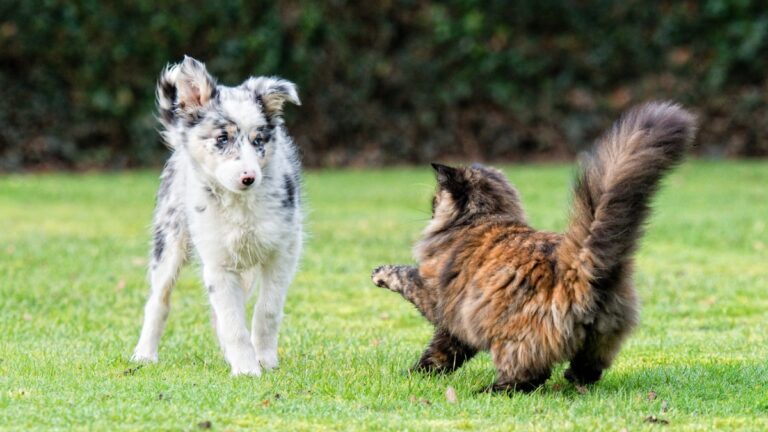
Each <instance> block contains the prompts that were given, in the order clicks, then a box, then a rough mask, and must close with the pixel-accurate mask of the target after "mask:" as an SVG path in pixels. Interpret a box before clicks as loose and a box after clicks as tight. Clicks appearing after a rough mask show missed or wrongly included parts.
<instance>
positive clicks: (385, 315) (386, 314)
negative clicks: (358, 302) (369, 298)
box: [379, 312, 389, 321]
mask: <svg viewBox="0 0 768 432" xmlns="http://www.w3.org/2000/svg"><path fill="white" fill-rule="evenodd" d="M379 318H381V320H382V321H386V320H388V319H389V314H388V313H386V312H384V313H382V314H381V315H379Z"/></svg>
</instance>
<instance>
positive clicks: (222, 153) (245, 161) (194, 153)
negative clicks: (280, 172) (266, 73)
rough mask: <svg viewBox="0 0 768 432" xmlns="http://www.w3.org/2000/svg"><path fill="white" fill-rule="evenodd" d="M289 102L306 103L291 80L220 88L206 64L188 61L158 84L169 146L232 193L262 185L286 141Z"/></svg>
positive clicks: (274, 79) (170, 68)
mask: <svg viewBox="0 0 768 432" xmlns="http://www.w3.org/2000/svg"><path fill="white" fill-rule="evenodd" d="M285 102H291V103H294V104H296V105H300V104H301V102H300V101H299V96H298V94H297V92H296V85H295V84H294V83H292V82H290V81H286V80H284V79H281V78H277V77H251V78H248V79H247V80H246V81H245V82H243V83H242V84H240V85H239V86H237V87H227V86H223V85H217V84H216V80H215V79H214V78H213V77H212V76H211V75H210V74H209V73H208V71H207V70H206V68H205V65H204V64H203V63H201V62H199V61H197V60H195V59H193V58H191V57H186V56H185V57H184V60H183V61H182V62H181V63H178V64H175V65H170V66H168V67H166V68H165V70H163V72H162V74H161V75H160V79H159V81H158V83H157V106H158V111H159V119H160V122H161V123H162V124H163V126H164V127H165V132H164V136H165V139H166V141H167V142H168V143H169V145H171V146H172V147H178V146H179V145H182V146H184V147H185V148H186V150H187V152H188V153H189V155H190V156H191V157H192V159H193V160H194V161H195V162H196V163H197V165H198V166H199V167H200V168H201V170H202V171H203V172H204V173H205V174H206V175H208V176H209V177H210V178H212V179H215V181H217V182H218V183H219V184H220V185H221V186H223V187H225V188H226V189H228V190H230V191H232V192H244V191H247V190H249V189H252V188H255V187H257V186H258V185H259V184H260V183H261V180H262V177H263V173H262V170H263V168H264V167H265V166H266V164H267V163H268V161H269V159H270V157H271V156H272V155H273V154H274V152H275V149H276V146H277V145H280V142H279V140H280V139H282V133H283V132H282V130H281V126H282V110H283V104H285Z"/></svg>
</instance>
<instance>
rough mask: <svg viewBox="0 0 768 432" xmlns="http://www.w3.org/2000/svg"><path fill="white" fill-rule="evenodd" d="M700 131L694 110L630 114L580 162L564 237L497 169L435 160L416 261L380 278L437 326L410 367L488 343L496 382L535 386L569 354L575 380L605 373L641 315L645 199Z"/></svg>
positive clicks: (447, 368) (450, 362)
mask: <svg viewBox="0 0 768 432" xmlns="http://www.w3.org/2000/svg"><path fill="white" fill-rule="evenodd" d="M693 134H694V118H693V116H692V115H691V114H689V113H688V112H687V111H685V110H683V109H682V108H680V107H679V106H677V105H674V104H670V103H650V104H646V105H643V106H640V107H638V108H635V109H633V110H631V111H630V112H628V113H627V114H625V116H624V117H622V119H620V120H619V121H618V122H617V123H616V124H615V125H614V126H613V128H612V129H611V130H610V131H609V132H608V133H607V134H606V135H605V136H603V137H602V138H601V139H600V140H599V141H598V143H597V145H596V146H595V149H594V150H593V152H592V153H591V154H590V155H588V157H586V158H585V159H584V161H583V164H582V167H583V169H582V173H581V175H580V177H579V178H578V181H577V184H576V188H575V193H574V203H573V207H574V208H573V215H572V217H571V222H570V226H569V229H568V231H567V232H566V233H565V234H562V235H561V234H556V233H548V232H540V231H536V230H534V229H533V228H531V227H530V226H529V225H528V223H527V221H526V218H525V214H524V212H523V209H522V206H521V204H520V199H519V196H518V193H517V191H516V190H515V189H514V187H512V186H511V185H510V184H509V183H508V182H507V180H506V179H505V177H504V175H503V174H502V173H501V172H500V171H497V170H495V169H493V168H487V167H483V166H479V165H473V166H472V167H469V168H451V167H447V166H444V165H437V164H433V167H434V168H435V171H436V173H437V181H438V189H437V193H436V195H435V199H434V202H433V207H434V210H433V217H432V220H431V221H430V223H429V225H428V227H427V228H426V230H425V233H424V235H423V238H422V239H421V240H420V241H419V242H418V243H417V245H416V247H415V256H416V258H417V261H418V263H419V264H418V267H411V266H382V267H379V268H377V269H376V270H374V272H373V275H372V279H373V281H374V283H375V284H376V285H378V286H382V287H386V288H389V289H390V290H392V291H395V292H398V293H400V294H401V295H403V297H405V298H406V299H408V300H409V301H410V302H412V303H413V304H414V305H415V306H416V307H417V309H418V310H419V311H420V312H421V313H422V314H423V315H424V317H426V318H427V319H428V320H429V321H430V322H431V323H432V324H434V325H435V328H436V330H435V334H434V337H433V338H432V341H431V342H430V344H429V346H428V347H427V349H426V350H425V351H424V353H423V354H422V356H421V358H420V359H419V361H418V362H417V363H416V365H415V366H414V369H415V370H420V371H434V372H451V371H453V370H455V369H457V368H458V367H460V366H461V365H462V364H463V363H464V362H465V361H466V360H468V359H470V358H472V357H473V356H474V355H475V353H476V352H478V351H479V350H489V351H490V353H491V356H492V359H493V362H494V364H495V366H496V368H497V371H498V377H497V380H496V382H495V383H494V384H493V386H492V387H490V388H489V390H495V391H507V390H520V391H530V390H534V389H536V388H537V387H539V386H540V385H541V384H543V383H544V382H545V381H546V380H547V379H548V378H549V376H550V373H551V370H552V367H553V365H555V364H556V363H558V362H563V361H570V367H569V369H568V370H567V371H566V373H565V376H566V378H567V379H568V380H570V381H572V382H574V383H577V384H588V383H592V382H595V381H597V380H599V379H600V377H601V375H602V371H603V370H604V369H606V368H607V367H609V366H610V365H611V363H612V361H613V359H614V357H615V356H616V354H617V352H618V350H619V347H620V345H621V342H622V341H623V340H624V338H625V337H626V336H627V335H628V334H629V332H630V331H631V330H632V328H633V327H634V326H635V325H636V323H637V298H636V295H635V292H634V289H633V286H632V280H631V274H632V254H633V252H634V250H635V248H636V245H637V241H638V239H639V237H640V236H641V235H642V224H643V222H644V221H645V219H646V218H647V215H648V213H649V207H648V202H649V200H650V198H651V196H652V194H653V193H654V192H655V191H656V189H657V188H658V184H659V181H660V179H661V178H662V176H663V175H664V174H665V173H666V172H667V171H668V170H669V169H671V168H672V167H673V166H675V165H676V164H677V163H679V162H680V161H681V160H682V158H683V155H684V152H685V148H686V146H687V144H688V143H690V141H691V140H692V138H693Z"/></svg>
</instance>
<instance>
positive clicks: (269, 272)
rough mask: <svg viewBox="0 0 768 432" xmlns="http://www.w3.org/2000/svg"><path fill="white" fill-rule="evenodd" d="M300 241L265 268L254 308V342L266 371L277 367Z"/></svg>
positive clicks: (260, 361)
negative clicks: (278, 343)
mask: <svg viewBox="0 0 768 432" xmlns="http://www.w3.org/2000/svg"><path fill="white" fill-rule="evenodd" d="M300 247H301V246H300V241H298V242H297V243H296V244H294V245H293V246H292V247H290V248H288V250H286V251H284V252H283V253H282V254H279V256H278V257H277V258H276V259H274V260H272V261H271V262H270V263H268V264H265V265H263V266H262V271H261V289H260V290H259V298H258V300H257V301H256V305H255V306H254V309H253V321H252V324H251V340H252V343H253V346H254V348H255V349H256V357H257V358H258V359H259V363H260V364H261V366H262V367H263V368H265V369H273V368H275V367H277V363H278V360H277V335H278V331H279V329H280V322H281V320H282V318H283V306H284V305H285V296H286V294H287V292H288V286H289V285H290V284H291V280H292V279H293V276H294V274H295V273H296V267H297V265H298V260H299V249H300Z"/></svg>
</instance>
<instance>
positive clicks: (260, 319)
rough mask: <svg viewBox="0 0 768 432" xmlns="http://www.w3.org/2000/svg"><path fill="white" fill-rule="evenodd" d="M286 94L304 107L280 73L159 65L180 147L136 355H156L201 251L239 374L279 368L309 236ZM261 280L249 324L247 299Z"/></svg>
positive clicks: (166, 115) (165, 184) (158, 215)
mask: <svg viewBox="0 0 768 432" xmlns="http://www.w3.org/2000/svg"><path fill="white" fill-rule="evenodd" d="M285 102H291V103H293V104H296V105H300V101H299V97H298V94H297V91H296V85H295V84H293V83H291V82H289V81H286V80H283V79H280V78H276V77H251V78H248V79H247V80H246V81H245V82H243V83H242V84H240V85H239V86H236V87H227V86H223V85H217V84H216V80H215V79H214V78H213V77H212V76H211V75H209V74H208V72H207V70H206V68H205V65H204V64H202V63H200V62H198V61H197V60H195V59H193V58H191V57H186V56H185V57H184V60H183V61H182V62H181V63H179V64H175V65H170V66H168V67H166V68H165V69H164V70H163V71H162V73H161V75H160V79H159V80H158V83H157V106H158V112H159V121H160V123H161V124H162V127H163V130H162V132H161V134H162V136H163V138H164V140H165V142H166V143H167V145H168V146H169V147H170V148H171V150H172V151H173V154H172V155H171V157H170V158H169V160H168V162H167V163H166V165H165V168H164V169H163V172H162V175H161V177H160V179H161V183H160V189H159V191H158V193H157V204H156V208H155V213H154V221H153V226H154V240H153V242H152V254H151V264H150V268H149V279H150V284H151V292H150V294H149V299H148V300H147V303H146V306H145V308H144V325H143V328H142V330H141V336H140V337H139V342H138V344H137V345H136V348H135V350H134V352H133V360H134V361H140V362H156V361H157V359H158V357H157V349H158V344H159V340H160V337H161V335H162V333H163V328H164V326H165V322H166V319H167V317H168V311H169V306H170V296H171V290H172V289H173V286H174V284H175V281H176V278H177V276H178V274H179V270H180V269H181V267H182V265H183V264H184V263H185V262H186V261H187V258H188V251H189V250H190V249H194V250H195V251H196V252H197V255H198V257H199V259H200V262H201V264H202V272H203V281H204V283H205V288H206V290H207V292H208V297H209V299H210V302H211V306H212V308H213V322H214V327H215V329H216V333H217V336H218V338H219V342H220V344H221V347H222V350H223V352H224V357H225V358H226V360H227V362H228V363H229V365H230V366H231V371H232V375H256V376H258V375H260V374H261V371H262V369H271V368H274V367H276V366H277V363H278V359H277V334H278V328H279V326H280V321H281V318H282V313H283V305H284V303H285V296H286V291H287V289H288V285H289V284H290V283H291V280H292V279H293V276H294V274H295V272H296V267H297V264H298V261H299V256H300V254H301V249H302V235H303V234H302V212H301V208H300V196H301V193H300V184H301V181H300V175H301V167H300V163H299V158H298V156H297V152H296V148H295V147H294V144H293V142H292V140H291V138H290V137H289V136H288V133H287V131H286V129H285V126H284V125H283V118H282V110H283V105H284V104H285ZM190 246H192V247H190ZM256 283H258V284H259V287H260V288H259V296H258V300H257V301H256V306H255V308H254V312H253V321H252V324H251V331H250V332H249V331H248V328H247V327H246V316H245V304H246V301H247V299H248V297H249V295H250V293H251V291H252V289H253V286H254V285H255V284H256Z"/></svg>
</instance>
